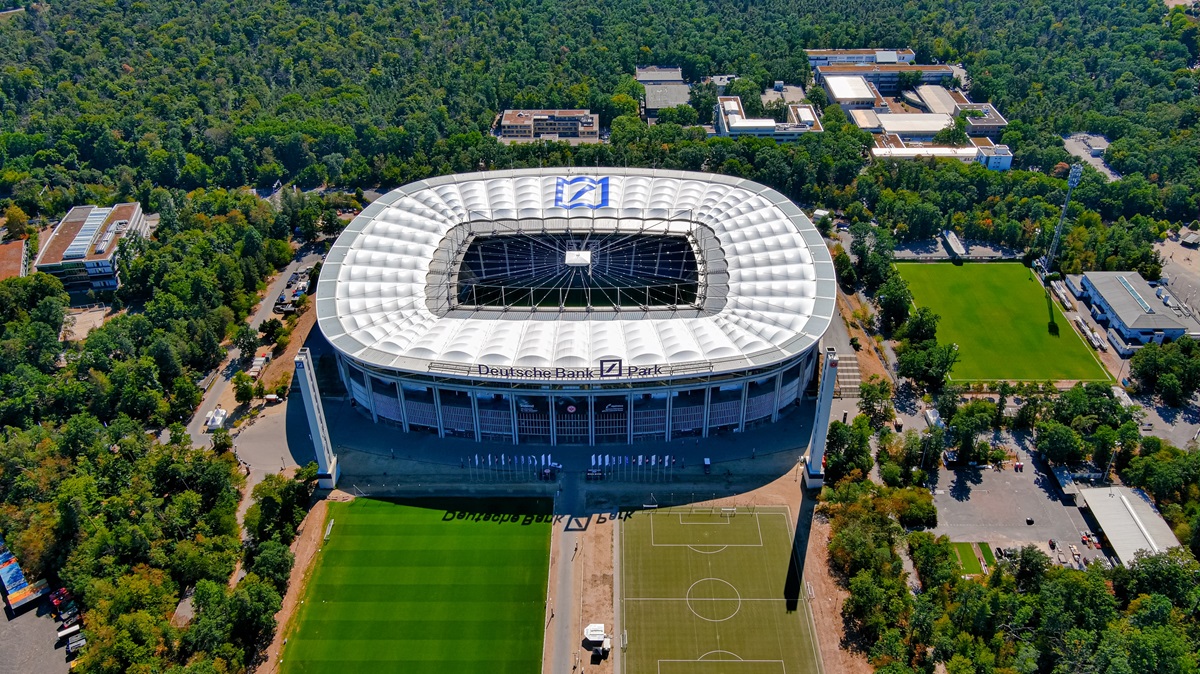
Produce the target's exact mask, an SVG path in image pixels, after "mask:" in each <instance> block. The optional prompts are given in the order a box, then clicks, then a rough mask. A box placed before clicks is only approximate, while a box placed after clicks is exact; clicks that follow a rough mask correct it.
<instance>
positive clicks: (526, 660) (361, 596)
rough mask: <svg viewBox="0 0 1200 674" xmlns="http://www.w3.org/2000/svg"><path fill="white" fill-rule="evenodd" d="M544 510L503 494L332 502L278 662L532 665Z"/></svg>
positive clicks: (436, 668) (546, 544) (316, 665)
mask: <svg viewBox="0 0 1200 674" xmlns="http://www.w3.org/2000/svg"><path fill="white" fill-rule="evenodd" d="M414 504H421V505H419V506H418V505H414ZM548 513H549V504H548V503H545V502H537V501H515V500H511V499H510V500H503V501H501V500H497V501H482V500H469V499H462V500H456V501H443V502H434V501H414V502H408V503H398V502H390V501H378V500H370V499H356V500H354V501H352V502H350V503H330V504H329V514H328V518H329V519H332V520H333V522H334V524H333V528H332V532H331V536H330V538H329V541H328V542H327V543H325V544H324V546H323V548H322V550H321V552H320V554H319V555H318V557H317V560H316V566H315V568H314V570H313V572H312V575H311V577H310V580H309V582H308V586H307V587H306V588H305V591H304V603H303V604H302V605H301V606H300V608H299V610H298V611H297V613H296V615H295V617H294V619H293V620H294V623H293V629H292V631H291V633H290V635H289V638H288V643H287V645H286V646H285V647H284V650H283V654H282V656H281V657H282V658H283V666H282V668H281V671H282V672H285V673H288V672H291V673H313V672H333V673H336V674H347V673H349V672H372V674H374V673H376V672H404V673H405V674H426V673H429V674H432V673H434V672H437V673H439V674H454V673H460V672H461V673H463V674H467V673H470V674H477V673H478V672H489V673H491V672H513V673H517V672H519V673H520V674H528V673H529V672H537V671H540V669H541V658H542V636H543V624H542V617H543V613H544V608H545V598H546V574H547V572H548V565H549V551H550V516H549V514H548ZM326 522H327V523H328V520H327V521H326Z"/></svg>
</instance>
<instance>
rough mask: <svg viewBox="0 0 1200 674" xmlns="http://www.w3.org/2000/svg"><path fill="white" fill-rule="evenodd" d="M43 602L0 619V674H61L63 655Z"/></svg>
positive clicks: (47, 605) (64, 662)
mask: <svg viewBox="0 0 1200 674" xmlns="http://www.w3.org/2000/svg"><path fill="white" fill-rule="evenodd" d="M57 631H58V623H56V622H55V621H54V617H53V616H52V615H51V613H50V602H49V601H48V600H46V599H43V600H42V601H40V602H38V604H37V606H34V607H26V608H24V609H22V610H21V611H20V612H19V613H18V614H17V615H16V616H14V615H13V614H12V613H11V612H9V611H8V610H7V609H5V619H4V620H0V674H65V673H66V672H67V671H68V670H69V669H70V668H69V667H68V666H67V655H66V651H65V650H64V646H65V644H64V642H62V641H60V640H59V639H58V636H57Z"/></svg>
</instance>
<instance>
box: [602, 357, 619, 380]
mask: <svg viewBox="0 0 1200 674" xmlns="http://www.w3.org/2000/svg"><path fill="white" fill-rule="evenodd" d="M621 365H622V362H621V359H620V358H601V359H600V376H601V377H606V378H607V377H620V376H621V373H622V372H621Z"/></svg>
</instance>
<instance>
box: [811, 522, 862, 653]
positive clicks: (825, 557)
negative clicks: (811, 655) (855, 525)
mask: <svg viewBox="0 0 1200 674" xmlns="http://www.w3.org/2000/svg"><path fill="white" fill-rule="evenodd" d="M830 533H831V532H830V527H829V521H828V520H826V519H825V518H824V517H822V516H820V515H816V516H814V517H813V521H812V530H811V531H810V532H809V538H808V553H807V558H806V560H805V563H804V580H805V581H806V582H807V583H810V584H811V585H812V591H813V596H814V598H813V600H812V601H810V602H809V604H810V605H811V606H812V612H813V622H815V623H816V627H817V642H818V643H820V644H821V658H822V659H823V661H824V665H825V671H826V672H828V673H829V674H858V673H859V672H861V673H862V674H870V673H871V672H872V671H874V668H873V667H871V663H869V662H867V658H866V656H865V655H863V654H862V653H857V652H854V651H849V650H847V649H846V648H845V647H844V646H843V645H842V644H843V643H845V638H846V631H845V629H844V628H843V623H842V604H843V603H844V602H845V601H846V598H847V597H849V596H850V593H849V592H847V591H846V590H844V589H842V587H841V586H840V585H838V582H837V577H836V576H834V574H833V570H832V569H830V568H829V537H830Z"/></svg>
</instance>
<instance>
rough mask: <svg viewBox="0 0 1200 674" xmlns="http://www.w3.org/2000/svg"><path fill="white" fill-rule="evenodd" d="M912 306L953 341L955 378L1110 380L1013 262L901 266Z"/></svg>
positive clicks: (1060, 314)
mask: <svg viewBox="0 0 1200 674" xmlns="http://www.w3.org/2000/svg"><path fill="white" fill-rule="evenodd" d="M896 269H897V270H898V271H899V272H900V276H901V277H903V278H904V280H905V281H908V287H909V289H910V290H911V291H912V295H913V301H914V302H915V303H916V305H917V306H925V307H929V308H930V309H933V311H934V312H935V313H937V314H938V315H939V316H941V317H942V320H941V321H940V322H939V323H938V341H939V342H941V343H943V344H945V343H954V344H958V356H959V359H958V363H957V364H956V365H955V366H954V369H953V370H952V371H951V372H950V378H951V379H953V380H955V381H1000V380H1005V381H1039V382H1041V381H1047V380H1051V381H1062V380H1079V381H1110V380H1111V379H1112V378H1111V377H1110V376H1109V374H1108V371H1107V370H1106V369H1105V368H1104V366H1103V365H1101V364H1100V361H1099V360H1097V359H1096V356H1095V355H1094V354H1093V353H1092V351H1091V349H1090V347H1088V346H1087V345H1086V344H1085V343H1084V342H1083V339H1082V338H1081V337H1080V336H1079V333H1077V332H1076V331H1075V328H1074V327H1073V326H1072V325H1071V323H1070V321H1068V320H1067V318H1066V316H1064V315H1063V312H1062V310H1061V309H1059V307H1058V304H1056V303H1055V302H1054V301H1053V300H1052V299H1051V298H1050V295H1049V294H1047V292H1046V290H1045V289H1044V288H1043V286H1042V284H1041V282H1040V281H1038V278H1037V276H1035V275H1034V274H1033V272H1032V271H1030V270H1029V269H1028V268H1027V267H1025V266H1024V265H1022V264H1019V263H1008V262H992V263H970V262H968V263H966V264H963V265H956V264H951V263H948V262H947V263H935V264H921V263H900V264H897V265H896Z"/></svg>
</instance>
